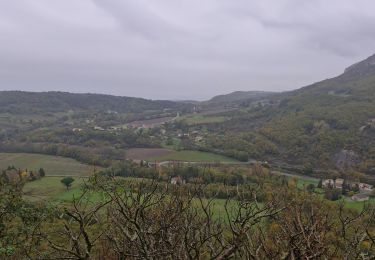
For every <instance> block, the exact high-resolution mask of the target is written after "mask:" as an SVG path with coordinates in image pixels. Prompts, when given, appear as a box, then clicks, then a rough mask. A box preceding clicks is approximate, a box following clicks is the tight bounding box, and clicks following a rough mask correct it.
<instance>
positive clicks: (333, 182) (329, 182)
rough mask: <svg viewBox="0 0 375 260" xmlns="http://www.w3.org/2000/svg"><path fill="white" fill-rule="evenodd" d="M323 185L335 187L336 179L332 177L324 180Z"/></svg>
mask: <svg viewBox="0 0 375 260" xmlns="http://www.w3.org/2000/svg"><path fill="white" fill-rule="evenodd" d="M322 186H323V187H324V188H334V187H335V181H334V180H332V179H327V180H323V182H322Z"/></svg>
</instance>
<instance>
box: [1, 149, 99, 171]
mask: <svg viewBox="0 0 375 260" xmlns="http://www.w3.org/2000/svg"><path fill="white" fill-rule="evenodd" d="M11 165H14V166H15V167H16V168H20V169H28V170H32V171H37V170H39V169H40V168H43V169H44V170H45V172H46V175H47V176H89V175H90V174H91V173H92V172H93V171H94V167H93V166H90V165H86V164H83V163H80V162H78V161H76V160H73V159H70V158H64V157H60V156H52V155H43V154H27V153H0V169H5V168H7V167H8V166H11ZM97 170H98V168H97Z"/></svg>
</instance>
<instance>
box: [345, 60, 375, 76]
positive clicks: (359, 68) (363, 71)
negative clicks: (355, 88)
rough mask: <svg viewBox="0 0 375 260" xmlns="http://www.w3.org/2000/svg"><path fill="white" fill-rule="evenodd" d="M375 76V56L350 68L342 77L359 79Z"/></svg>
mask: <svg viewBox="0 0 375 260" xmlns="http://www.w3.org/2000/svg"><path fill="white" fill-rule="evenodd" d="M371 74H374V75H375V54H374V55H372V56H370V57H368V58H367V59H365V60H363V61H361V62H358V63H356V64H354V65H352V66H350V67H348V68H347V69H346V70H345V72H344V74H342V76H345V77H350V78H358V77H363V76H368V75H371Z"/></svg>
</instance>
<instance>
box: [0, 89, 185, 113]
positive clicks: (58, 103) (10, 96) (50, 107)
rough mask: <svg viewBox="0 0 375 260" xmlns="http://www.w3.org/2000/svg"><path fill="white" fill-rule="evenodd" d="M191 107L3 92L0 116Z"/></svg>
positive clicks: (124, 99) (100, 96)
mask: <svg viewBox="0 0 375 260" xmlns="http://www.w3.org/2000/svg"><path fill="white" fill-rule="evenodd" d="M189 106H191V105H189V104H182V103H177V102H173V101H168V100H147V99H143V98H134V97H120V96H111V95H103V94H76V93H68V92H54V91H52V92H26V91H0V112H12V113H14V112H18V113H26V114H28V113H32V112H33V111H34V112H35V111H43V112H61V111H67V110H87V109H90V110H96V111H105V110H112V111H117V112H143V111H145V110H160V109H183V108H187V107H189Z"/></svg>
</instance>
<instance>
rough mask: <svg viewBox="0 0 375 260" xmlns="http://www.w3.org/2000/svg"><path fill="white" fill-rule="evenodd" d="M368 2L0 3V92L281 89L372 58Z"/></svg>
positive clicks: (153, 94) (198, 94)
mask: <svg viewBox="0 0 375 260" xmlns="http://www.w3.org/2000/svg"><path fill="white" fill-rule="evenodd" d="M374 7H375V3H373V1H370V0H359V1H355V2H354V1H351V0H332V1H325V0H317V1H310V0H280V1H271V0H256V1H248V0H236V1H232V0H205V1H199V0H178V1H176V0H159V1H151V0H80V1H76V0H56V1H50V0H34V1H28V0H12V1H0V89H25V90H35V91H39V90H65V91H79V92H99V93H110V94H116V95H131V96H143V97H147V98H170V99H175V98H179V99H190V98H199V99H203V98H209V97H210V96H212V95H215V94H218V93H225V92H230V91H235V90H287V89H288V90H289V89H292V88H297V87H301V86H303V85H307V84H309V83H312V82H315V81H318V80H321V79H324V78H327V77H332V76H335V75H336V74H339V73H341V72H342V71H343V69H344V68H345V67H347V66H348V65H350V64H352V63H354V62H356V61H358V60H361V59H363V58H365V57H367V56H369V55H371V54H373V53H374V49H373V48H374V47H373V46H375V44H374V43H375V29H374V28H375V16H374V15H373V14H372V12H371V10H373V9H374Z"/></svg>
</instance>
